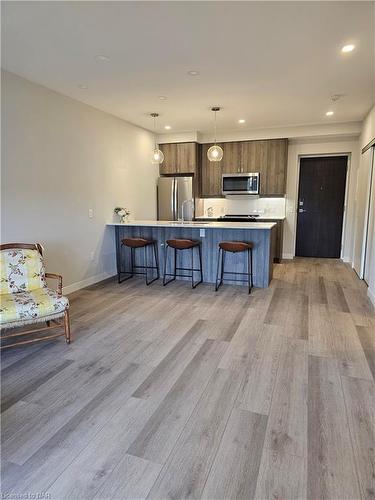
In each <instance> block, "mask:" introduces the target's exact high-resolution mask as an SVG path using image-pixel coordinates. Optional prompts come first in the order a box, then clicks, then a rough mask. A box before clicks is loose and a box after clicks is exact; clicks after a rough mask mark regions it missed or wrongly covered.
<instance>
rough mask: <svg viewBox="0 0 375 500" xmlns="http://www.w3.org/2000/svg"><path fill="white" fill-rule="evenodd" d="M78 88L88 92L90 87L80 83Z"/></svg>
mask: <svg viewBox="0 0 375 500" xmlns="http://www.w3.org/2000/svg"><path fill="white" fill-rule="evenodd" d="M78 88H79V89H81V90H87V89H88V86H87V85H84V84H83V83H80V84H79V85H78Z"/></svg>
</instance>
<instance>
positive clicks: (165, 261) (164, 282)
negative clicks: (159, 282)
mask: <svg viewBox="0 0 375 500" xmlns="http://www.w3.org/2000/svg"><path fill="white" fill-rule="evenodd" d="M168 248H169V247H168V245H166V246H165V254H164V272H163V286H165V285H166V284H167V283H166V281H165V278H166V275H167V262H168Z"/></svg>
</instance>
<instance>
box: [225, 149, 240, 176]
mask: <svg viewBox="0 0 375 500" xmlns="http://www.w3.org/2000/svg"><path fill="white" fill-rule="evenodd" d="M222 148H223V152H224V155H223V159H222V160H221V163H222V171H223V174H237V173H239V172H241V148H242V146H241V142H225V143H223V144H222Z"/></svg>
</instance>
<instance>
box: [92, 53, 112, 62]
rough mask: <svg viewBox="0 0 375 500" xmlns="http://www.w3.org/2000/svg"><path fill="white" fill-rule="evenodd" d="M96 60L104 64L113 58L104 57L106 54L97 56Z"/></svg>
mask: <svg viewBox="0 0 375 500" xmlns="http://www.w3.org/2000/svg"><path fill="white" fill-rule="evenodd" d="M95 59H96V60H97V61H104V62H106V61H109V60H110V59H111V58H110V57H109V56H106V55H104V54H98V55H96V56H95Z"/></svg>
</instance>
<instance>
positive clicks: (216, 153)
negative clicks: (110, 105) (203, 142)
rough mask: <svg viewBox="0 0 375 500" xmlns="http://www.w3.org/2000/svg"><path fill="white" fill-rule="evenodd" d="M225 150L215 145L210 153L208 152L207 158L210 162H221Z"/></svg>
mask: <svg viewBox="0 0 375 500" xmlns="http://www.w3.org/2000/svg"><path fill="white" fill-rule="evenodd" d="M223 154H224V152H223V150H222V149H221V147H220V146H218V145H217V144H215V145H214V146H211V147H210V148H209V149H208V151H207V158H208V159H209V160H210V161H220V160H222V159H223Z"/></svg>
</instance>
